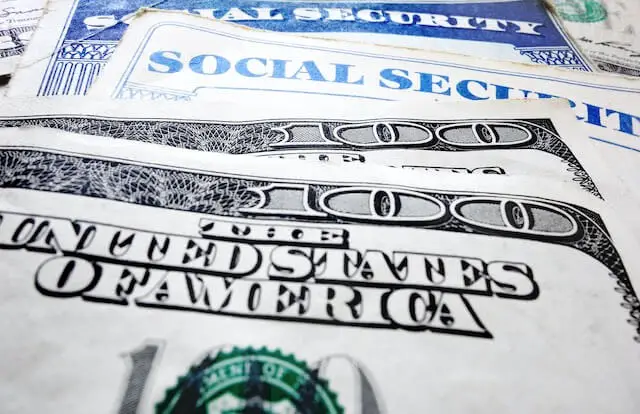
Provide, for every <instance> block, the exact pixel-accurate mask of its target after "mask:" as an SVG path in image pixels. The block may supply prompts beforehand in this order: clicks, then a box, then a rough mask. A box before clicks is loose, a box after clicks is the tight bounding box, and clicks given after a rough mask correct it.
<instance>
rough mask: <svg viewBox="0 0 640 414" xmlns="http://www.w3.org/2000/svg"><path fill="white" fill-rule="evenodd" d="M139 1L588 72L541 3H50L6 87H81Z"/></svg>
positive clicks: (52, 90) (74, 91) (265, 24)
mask: <svg viewBox="0 0 640 414" xmlns="http://www.w3.org/2000/svg"><path fill="white" fill-rule="evenodd" d="M142 7H153V8H160V9H167V10H179V11H184V12H189V13H193V14H197V15H200V16H204V17H208V18H213V19H217V20H222V21H228V22H234V23H238V24H242V25H245V26H248V27H252V28H257V29H263V30H269V31H279V32H289V33H299V34H304V35H307V36H309V35H311V36H320V37H329V38H335V39H340V40H349V41H359V42H362V41H363V42H368V43H375V44H381V45H392V46H399V47H410V48H418V49H428V50H438V51H446V52H450V53H460V54H472V55H475V56H478V57H481V58H486V59H495V60H506V61H512V62H521V63H538V64H545V65H551V66H556V67H562V68H568V69H577V70H582V71H591V70H592V67H591V66H590V63H589V62H588V60H587V59H586V58H585V57H584V55H583V54H582V53H581V52H580V50H579V49H578V48H577V47H576V46H575V45H574V44H573V43H572V41H571V39H570V37H569V36H568V35H567V34H566V33H565V32H564V31H563V29H562V26H561V25H560V23H559V22H558V20H557V19H556V17H555V16H554V15H553V12H551V11H550V10H549V9H548V8H546V7H545V5H544V3H543V2H542V1H541V0H493V1H486V0H473V1H469V0H440V1H411V0H403V1H393V0H387V1H385V2H376V1H358V0H352V1H334V2H323V1H320V2H305V1H296V0H284V1H234V0H218V1H214V0H118V1H112V0H91V1H89V0H51V2H50V6H49V9H50V10H49V14H48V15H47V16H46V17H45V19H44V20H43V22H42V24H41V30H39V32H38V34H37V35H36V38H35V39H34V42H35V43H37V44H35V46H34V47H33V48H31V50H30V51H28V52H27V56H25V60H24V61H23V64H22V67H23V71H26V72H27V73H28V75H25V76H24V77H25V78H26V79H28V81H26V82H25V83H22V84H17V85H15V88H14V90H13V91H12V92H11V94H12V95H32V96H33V95H38V96H47V95H83V94H85V93H86V91H87V90H88V88H89V86H90V85H91V83H92V82H93V81H94V80H95V78H96V77H97V76H98V75H99V72H100V71H101V69H102V67H103V66H104V64H105V63H106V62H107V61H108V59H109V57H110V56H111V54H112V53H113V50H114V49H115V47H116V45H117V43H118V41H119V40H120V38H121V37H122V36H123V34H124V32H125V31H126V29H127V27H128V22H129V21H130V17H131V16H133V15H134V14H135V12H136V11H137V10H138V9H139V8H142ZM42 51H47V55H46V56H43V52H42ZM34 80H35V81H34ZM18 83H21V82H18Z"/></svg>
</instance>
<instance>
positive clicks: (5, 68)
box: [0, 0, 46, 92]
mask: <svg viewBox="0 0 640 414" xmlns="http://www.w3.org/2000/svg"><path fill="white" fill-rule="evenodd" d="M45 3H46V0H0V76H3V75H9V74H11V73H12V72H13V71H14V69H15V67H16V64H17V63H18V59H19V58H20V56H21V55H22V54H23V53H24V51H25V49H26V46H27V44H28V43H29V39H31V35H32V34H33V32H34V30H35V29H36V26H37V24H38V20H39V19H40V16H41V15H42V13H43V11H44V6H45ZM0 92H3V91H1V90H0Z"/></svg>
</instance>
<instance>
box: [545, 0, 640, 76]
mask: <svg viewBox="0 0 640 414" xmlns="http://www.w3.org/2000/svg"><path fill="white" fill-rule="evenodd" d="M553 4H554V5H555V10H556V12H557V13H558V14H559V16H560V17H561V18H562V20H563V24H564V25H565V27H566V28H567V29H568V31H569V33H570V34H571V35H572V36H573V37H574V38H575V39H576V41H577V42H578V44H579V46H580V48H581V49H583V50H584V51H585V52H586V53H587V54H588V55H589V57H590V58H591V61H592V62H593V63H594V64H595V65H596V66H597V68H598V69H599V70H601V71H605V72H612V73H619V74H622V75H626V76H635V77H638V76H640V37H638V36H639V35H640V25H639V24H638V18H640V3H638V2H637V1H633V0H553Z"/></svg>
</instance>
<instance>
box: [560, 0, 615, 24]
mask: <svg viewBox="0 0 640 414" xmlns="http://www.w3.org/2000/svg"><path fill="white" fill-rule="evenodd" d="M554 3H555V6H556V10H557V11H558V14H559V15H560V17H562V18H563V19H564V20H567V21H570V22H579V23H595V22H600V21H602V20H605V19H606V18H607V9H605V8H604V6H603V5H602V4H601V3H600V2H599V1H598V0H555V2H554Z"/></svg>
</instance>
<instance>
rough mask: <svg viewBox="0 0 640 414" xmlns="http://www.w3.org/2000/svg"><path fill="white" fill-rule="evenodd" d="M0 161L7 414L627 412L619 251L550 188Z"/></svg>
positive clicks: (55, 151)
mask: <svg viewBox="0 0 640 414" xmlns="http://www.w3.org/2000/svg"><path fill="white" fill-rule="evenodd" d="M0 165H1V166H2V168H0V218H1V221H0V252H2V254H1V255H0V261H1V263H2V268H3V274H4V276H3V286H2V289H0V314H2V316H3V317H2V318H0V329H1V330H2V332H3V335H4V336H5V337H6V338H11V340H3V341H0V370H1V371H2V372H3V375H2V377H1V378H0V397H2V401H3V403H2V408H3V409H2V411H3V413H6V414H14V413H22V412H25V411H36V412H60V411H61V410H62V411H64V412H65V413H67V414H80V413H86V411H87V407H91V411H92V412H94V413H96V414H102V413H105V414H106V413H110V412H113V411H114V410H118V411H119V412H126V413H134V412H135V413H162V414H171V413H176V414H177V413H185V412H211V413H222V412H278V413H336V414H342V413H344V414H378V413H412V412H416V407H419V408H418V411H420V410H423V409H424V408H425V407H426V408H428V409H430V410H433V411H434V412H449V413H464V412H479V413H483V414H484V413H512V412H516V411H517V412H519V413H536V412H545V413H546V412H554V411H555V412H573V411H577V412H581V413H589V414H591V413H593V414H596V413H597V414H600V413H602V412H607V413H612V414H626V413H633V412H636V411H637V410H638V408H640V402H639V401H638V398H637V396H638V395H639V393H640V360H639V359H638V347H639V346H640V345H639V344H638V341H639V340H640V339H639V338H638V336H639V334H640V332H639V324H638V322H639V320H640V303H639V301H638V297H637V295H636V292H635V290H634V281H635V280H636V279H634V277H637V275H638V269H639V267H638V266H639V265H640V262H639V261H638V255H637V247H636V245H635V244H634V243H633V242H631V241H630V240H629V239H628V238H627V236H628V233H627V232H626V230H625V228H624V227H625V226H626V223H624V224H622V225H621V224H620V223H618V222H616V220H615V218H614V217H612V216H611V213H610V212H608V211H607V210H606V209H605V207H604V205H603V203H602V202H601V201H599V200H597V199H595V198H593V197H590V196H588V195H586V194H583V193H581V192H579V193H576V192H574V191H572V190H571V189H570V188H567V187H566V186H558V185H557V184H556V183H554V182H553V181H546V180H544V179H542V178H537V179H529V180H528V179H526V178H518V179H515V180H514V179H512V178H510V177H503V176H494V177H482V178H481V179H478V178H477V177H476V176H474V175H451V174H449V175H439V176H437V177H435V176H428V175H424V174H418V173H415V172H410V171H398V170H391V169H383V168H377V169H371V168H349V167H345V166H340V167H336V166H332V165H324V166H316V165H314V164H311V163H306V164H305V163H301V162H296V161H289V160H278V161H276V160H269V159H258V158H256V157H239V156H229V155H225V154H205V153H202V152H196V151H187V150H183V149H177V148H168V147H166V146H159V145H152V144H141V143H138V142H130V141H124V140H109V139H101V140H100V139H90V138H88V137H86V136H75V135H71V134H68V133H63V132H59V131H52V130H44V129H36V128H32V129H28V130H21V129H13V130H9V129H4V130H2V131H0ZM17 321H19V322H17ZM634 338H635V339H634ZM390 373H393V375H390Z"/></svg>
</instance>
